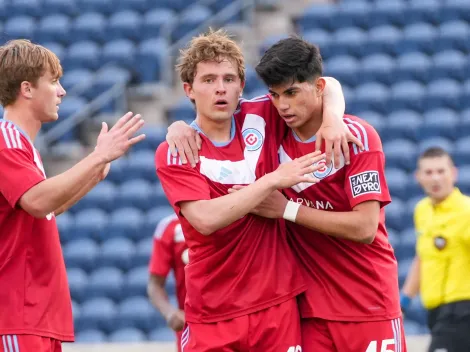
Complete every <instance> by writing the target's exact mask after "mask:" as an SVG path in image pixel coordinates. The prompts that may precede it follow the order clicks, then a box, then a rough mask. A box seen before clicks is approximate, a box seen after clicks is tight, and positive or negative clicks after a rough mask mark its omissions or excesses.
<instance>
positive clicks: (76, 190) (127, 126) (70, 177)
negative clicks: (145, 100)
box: [18, 113, 145, 218]
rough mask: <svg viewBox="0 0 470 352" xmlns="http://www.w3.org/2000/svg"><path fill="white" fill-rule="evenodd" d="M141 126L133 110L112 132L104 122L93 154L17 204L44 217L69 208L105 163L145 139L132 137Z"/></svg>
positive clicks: (35, 186) (34, 189) (30, 191)
mask: <svg viewBox="0 0 470 352" xmlns="http://www.w3.org/2000/svg"><path fill="white" fill-rule="evenodd" d="M142 126H143V120H141V119H140V115H136V116H135V117H133V114H132V113H128V114H126V115H124V116H123V117H122V118H121V119H119V121H118V122H117V123H116V125H115V126H114V127H113V128H111V130H109V131H108V128H107V125H106V124H103V128H102V130H101V133H100V135H99V136H98V142H97V146H96V148H95V150H94V151H93V152H92V153H91V154H89V155H88V156H87V157H85V158H84V159H83V160H81V161H80V162H79V163H77V164H76V165H75V166H73V167H72V168H70V169H69V170H67V171H65V172H63V173H61V174H59V175H57V176H54V177H51V178H49V179H46V180H44V181H42V182H40V183H38V184H36V185H34V186H33V187H31V188H30V189H28V190H27V191H26V192H25V193H24V194H23V195H22V196H21V197H20V199H19V201H18V205H19V206H20V207H21V208H22V209H24V210H25V211H27V212H28V213H29V214H31V215H33V216H35V217H38V218H43V217H46V216H47V214H50V213H52V212H54V211H56V210H58V211H59V212H60V211H62V209H61V208H66V206H67V204H68V203H69V204H70V203H73V202H76V201H78V200H79V199H80V198H81V197H83V195H85V194H86V193H87V192H88V191H89V190H90V189H91V188H92V187H94V186H95V182H96V183H97V181H98V180H99V179H100V178H101V175H102V173H103V169H104V168H105V167H106V164H108V163H110V162H111V161H113V160H115V159H117V158H119V157H121V156H122V155H123V154H124V153H125V152H126V151H127V150H128V149H129V148H130V147H131V146H132V145H133V144H135V143H138V142H139V141H141V140H143V139H144V137H145V136H144V135H140V136H137V137H132V136H133V135H134V134H135V133H136V132H137V131H138V130H139V129H140V128H141V127H142ZM90 180H92V181H91V182H90ZM98 182H99V181H98Z"/></svg>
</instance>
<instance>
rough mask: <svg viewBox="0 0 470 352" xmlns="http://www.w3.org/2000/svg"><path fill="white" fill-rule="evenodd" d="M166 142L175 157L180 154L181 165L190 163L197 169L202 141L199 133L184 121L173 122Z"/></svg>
mask: <svg viewBox="0 0 470 352" xmlns="http://www.w3.org/2000/svg"><path fill="white" fill-rule="evenodd" d="M166 141H167V143H168V146H169V147H170V152H171V154H172V155H173V156H177V155H178V154H179V156H180V159H181V163H182V164H186V163H187V162H188V160H189V163H190V164H191V166H192V167H195V166H196V164H197V163H198V162H199V150H201V145H202V140H201V136H200V135H199V133H198V132H197V131H196V130H195V129H194V128H192V127H190V126H189V125H188V124H187V123H185V122H184V121H176V122H173V123H172V124H171V125H170V126H168V133H167V135H166Z"/></svg>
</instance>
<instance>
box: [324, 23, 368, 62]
mask: <svg viewBox="0 0 470 352" xmlns="http://www.w3.org/2000/svg"><path fill="white" fill-rule="evenodd" d="M366 40H367V32H366V31H364V30H363V29H360V28H358V27H346V28H340V29H338V30H336V31H335V32H334V33H333V37H332V43H331V45H330V46H329V50H330V53H331V55H352V56H356V57H360V56H362V55H363V48H364V44H365V43H366ZM320 50H321V47H320Z"/></svg>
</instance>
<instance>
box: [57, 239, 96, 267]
mask: <svg viewBox="0 0 470 352" xmlns="http://www.w3.org/2000/svg"><path fill="white" fill-rule="evenodd" d="M63 251H64V259H65V264H66V265H67V268H70V269H72V268H79V269H83V270H86V271H90V270H92V269H93V268H94V267H95V263H96V258H97V257H98V255H99V246H98V245H97V244H96V242H95V241H93V240H92V239H91V238H80V239H75V240H70V241H69V242H68V243H67V244H66V245H65V246H64V250H63Z"/></svg>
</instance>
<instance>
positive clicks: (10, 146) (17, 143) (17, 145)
mask: <svg viewBox="0 0 470 352" xmlns="http://www.w3.org/2000/svg"><path fill="white" fill-rule="evenodd" d="M30 149H31V146H30V143H29V141H28V139H27V138H26V137H25V136H24V135H23V134H22V133H21V132H20V130H19V129H18V128H17V127H16V126H15V125H14V124H13V123H11V122H9V121H6V120H0V151H2V150H24V151H28V152H29V151H30Z"/></svg>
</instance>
